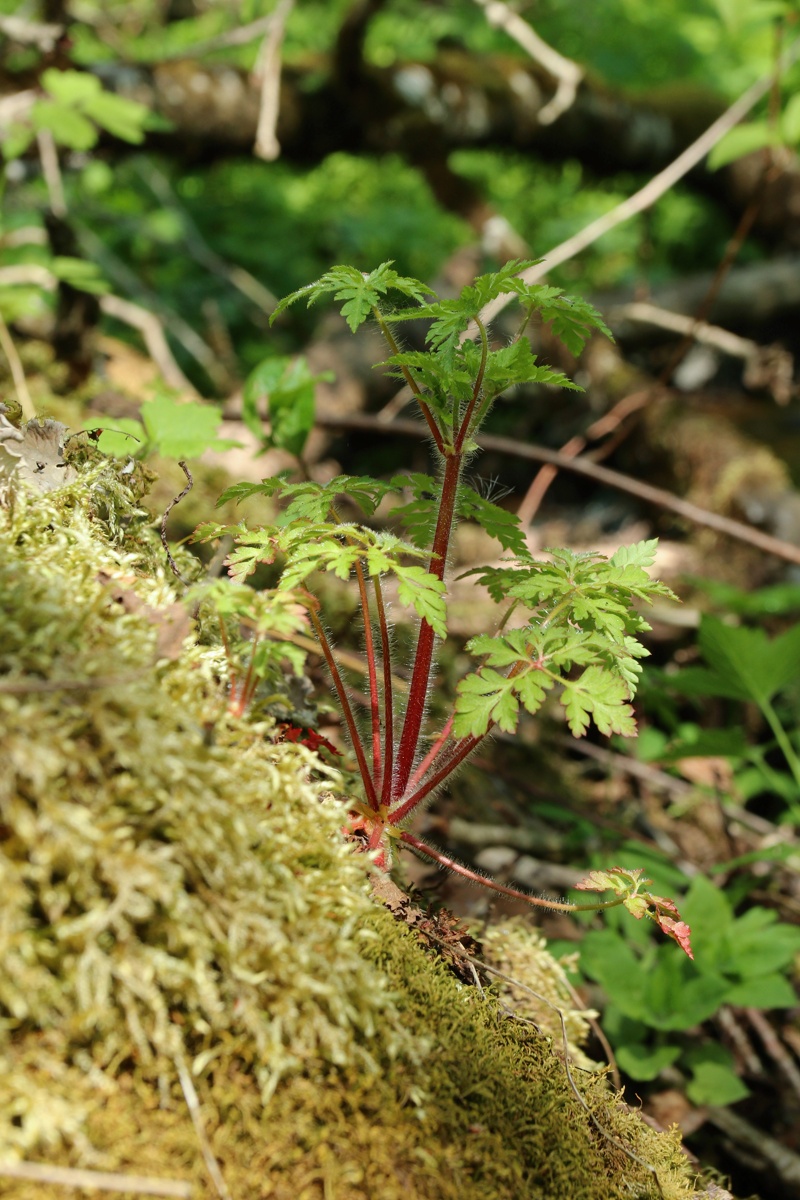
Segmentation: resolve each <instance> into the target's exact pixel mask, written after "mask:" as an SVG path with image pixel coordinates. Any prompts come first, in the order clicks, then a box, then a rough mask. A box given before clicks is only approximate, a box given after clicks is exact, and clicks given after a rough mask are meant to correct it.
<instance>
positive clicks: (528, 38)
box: [475, 0, 585, 125]
mask: <svg viewBox="0 0 800 1200" xmlns="http://www.w3.org/2000/svg"><path fill="white" fill-rule="evenodd" d="M475 3H476V4H478V5H480V7H481V8H482V9H484V10H485V12H486V19H487V21H488V22H489V24H490V25H494V26H496V28H498V29H502V30H503V32H504V33H507V34H508V36H509V37H511V38H513V39H514V41H515V42H517V43H518V45H520V46H521V47H522V49H523V50H524V51H525V52H526V53H527V54H529V55H530V56H531V58H532V59H533V60H534V62H538V63H540V64H541V65H542V66H543V67H544V69H545V70H546V71H548V72H549V73H550V74H551V75H553V76H555V78H556V80H557V81H558V83H557V87H556V92H555V95H554V96H553V97H552V99H551V100H549V101H548V102H547V104H545V105H544V106H543V107H542V108H541V109H540V110H539V112H538V113H537V120H538V122H539V124H540V125H552V123H553V121H555V120H556V119H557V118H558V117H560V116H561V115H562V114H563V113H565V112H566V111H567V109H568V108H571V107H572V105H573V104H574V103H575V97H576V95H577V92H578V84H579V83H580V82H581V80H582V79H583V76H584V74H585V72H584V70H583V67H579V66H578V64H577V63H575V62H573V61H572V60H571V59H569V58H564V57H563V55H561V54H559V53H558V51H557V50H554V49H553V47H552V46H548V44H547V42H545V41H542V39H541V38H540V37H539V35H538V33H536V31H535V30H534V29H532V28H531V26H530V25H529V24H528V22H527V21H526V20H524V19H523V18H522V17H521V16H520V15H519V13H517V12H514V10H513V9H511V8H509V6H508V5H507V4H504V3H502V0H475Z"/></svg>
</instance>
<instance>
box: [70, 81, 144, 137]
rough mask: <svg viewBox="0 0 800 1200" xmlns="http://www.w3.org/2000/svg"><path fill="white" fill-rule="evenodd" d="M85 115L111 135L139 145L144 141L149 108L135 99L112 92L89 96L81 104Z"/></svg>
mask: <svg viewBox="0 0 800 1200" xmlns="http://www.w3.org/2000/svg"><path fill="white" fill-rule="evenodd" d="M81 107H82V110H83V112H84V113H85V114H86V116H87V117H91V118H92V120H93V121H96V122H97V124H98V125H99V126H100V127H101V129H105V130H106V132H107V133H110V134H111V135H112V136H113V137H117V138H120V139H121V140H122V141H123V142H131V143H132V144H133V145H139V144H141V143H142V142H143V141H144V134H145V128H146V125H147V118H148V116H149V109H148V108H147V106H146V105H145V104H140V103H139V102H138V101H137V100H128V99H127V98H126V97H125V96H117V95H115V94H114V93H113V92H101V93H100V94H99V95H95V96H91V97H89V98H88V99H87V100H85V101H84V102H83V104H82V105H81Z"/></svg>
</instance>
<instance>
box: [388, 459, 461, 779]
mask: <svg viewBox="0 0 800 1200" xmlns="http://www.w3.org/2000/svg"><path fill="white" fill-rule="evenodd" d="M462 462H463V456H462V455H461V454H448V455H447V457H446V458H445V466H444V478H443V480H442V494H441V497H440V499H439V517H438V519H437V522H436V532H435V534H434V537H433V547H432V552H431V561H430V565H429V567H428V570H429V571H430V573H431V575H435V576H436V578H437V579H443V578H444V571H445V566H446V564H447V551H448V549H449V546H450V534H451V532H452V529H453V518H454V515H455V509H456V496H457V493H458V483H459V479H460V478H461V465H462ZM434 642H435V635H434V632H433V628H432V626H430V625H429V624H428V622H427V621H424V620H423V621H422V623H421V624H420V627H419V637H418V639H417V652H416V654H415V656H414V668H413V671H412V674H411V685H410V687H409V691H408V704H407V706H406V715H405V720H404V722H403V732H402V735H401V737H400V745H399V747H398V751H397V772H396V775H395V779H394V783H393V785H392V793H393V796H394V798H395V799H396V798H397V797H398V796H402V794H403V792H404V791H405V790H406V787H407V785H408V780H409V777H410V775H411V771H412V770H413V767H414V758H415V756H416V753H417V746H418V745H419V734H420V729H421V728H422V718H423V717H424V715H425V701H426V699H427V695H428V685H429V683H430V675H431V663H432V661H433V646H434Z"/></svg>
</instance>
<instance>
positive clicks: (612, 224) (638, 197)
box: [465, 38, 800, 337]
mask: <svg viewBox="0 0 800 1200" xmlns="http://www.w3.org/2000/svg"><path fill="white" fill-rule="evenodd" d="M798 58H800V38H796V39H795V41H794V42H792V44H791V45H790V46H789V48H788V49H787V50H786V52H785V53H784V54H783V55H782V56H781V59H780V62H779V64H778V68H779V70H780V71H781V72H783V71H786V70H787V69H788V68H789V67H790V66H791V65H792V64H793V63H794V62H795V61H796V60H797V59H798ZM774 80H775V71H774V69H773V70H771V71H769V73H768V74H766V75H763V76H762V77H761V79H758V80H756V82H755V83H754V84H752V85H751V86H750V87H749V88H748V89H747V91H746V92H744V93H743V94H742V95H741V96H740V97H739V99H738V100H735V101H734V103H733V104H732V105H731V106H730V108H728V109H726V111H725V112H724V113H723V114H722V116H721V117H718V118H717V120H716V121H714V122H713V124H711V125H709V127H708V129H706V130H705V132H704V133H702V134H701V135H700V137H699V138H697V139H696V141H694V142H692V144H691V146H688V147H687V148H686V149H685V150H684V151H683V153H682V154H679V155H678V157H677V158H676V159H674V160H673V162H671V163H670V164H669V166H667V167H665V168H664V170H663V171H659V173H658V174H657V175H654V176H653V178H652V179H651V180H650V181H649V182H648V183H646V184H645V185H644V187H642V188H640V189H639V191H638V192H634V194H633V195H632V196H629V197H628V199H627V200H623V201H622V203H621V204H618V205H617V206H616V208H613V209H612V210H611V212H608V213H604V215H603V216H602V217H598V218H597V220H596V221H592V222H590V224H588V225H586V226H585V227H584V228H583V229H581V230H580V231H579V232H578V233H576V234H575V235H574V236H573V237H571V238H567V240H566V241H565V242H562V243H561V245H560V246H556V247H555V249H553V250H551V251H550V253H549V254H546V255H545V256H544V258H543V259H542V261H541V262H540V263H537V264H536V266H534V267H530V268H529V269H528V270H527V271H522V272H521V273H520V278H521V279H524V280H525V282H526V283H528V284H531V283H538V282H539V280H540V279H543V278H544V276H545V275H548V274H549V273H550V271H552V270H553V268H554V267H560V266H561V264H562V263H565V262H568V261H569V260H570V259H571V258H574V257H575V255H576V254H580V252H581V251H582V250H585V249H586V248H587V246H591V245H592V243H593V242H596V241H597V239H598V238H601V237H602V236H603V234H604V233H608V232H609V231H610V230H611V229H615V228H616V226H617V225H621V224H622V223H623V222H624V221H627V220H628V219H629V218H630V217H633V216H636V215H637V214H638V213H640V212H644V211H645V209H647V208H649V207H650V206H651V204H654V203H655V202H656V200H658V199H659V198H660V197H661V196H663V195H664V193H665V192H668V191H669V190H670V188H671V187H673V186H674V185H675V184H676V183H677V182H678V180H679V179H683V177H684V175H687V174H688V173H689V171H691V169H692V167H696V166H697V165H698V163H700V162H702V160H703V159H704V158H705V156H706V155H707V154H708V153H709V152H710V151H711V150H712V149H713V148H714V146H716V144H717V142H719V141H721V140H722V138H723V137H724V136H725V134H726V133H728V132H729V131H730V130H731V129H733V128H734V126H735V125H738V123H739V122H740V121H741V120H742V119H743V118H744V117H746V116H747V114H748V113H749V112H750V111H751V109H753V108H754V107H755V105H756V104H758V102H759V100H761V99H762V98H763V97H764V96H766V94H767V92H769V90H770V88H771V87H772V86H773V83H774ZM513 299H514V296H513V294H511V293H509V294H508V295H503V296H498V297H497V299H496V300H492V301H491V302H490V303H489V304H487V305H486V307H485V308H483V309H482V311H481V314H480V319H481V321H483V323H484V324H488V323H489V322H490V321H492V320H493V319H494V318H495V317H496V316H497V314H498V313H499V312H502V310H503V309H504V308H505V307H506V305H507V304H510V303H511V301H512V300H513ZM473 334H474V330H472V329H470V330H468V331H467V334H466V335H465V336H467V337H472V336H473Z"/></svg>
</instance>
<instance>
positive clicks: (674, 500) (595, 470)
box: [317, 413, 800, 566]
mask: <svg viewBox="0 0 800 1200" xmlns="http://www.w3.org/2000/svg"><path fill="white" fill-rule="evenodd" d="M317 424H318V425H320V426H322V427H323V428H325V429H365V430H373V431H376V432H380V433H386V434H389V435H390V436H391V435H393V434H398V433H399V434H402V435H403V436H404V437H415V438H420V439H425V438H427V437H428V436H429V434H428V430H427V429H426V428H425V426H423V425H421V424H420V423H419V422H418V421H392V422H391V423H389V424H383V423H382V422H380V421H379V420H377V419H376V418H375V417H370V416H366V415H364V414H363V413H352V414H349V415H348V416H345V417H340V416H332V415H325V416H318V417H317ZM480 446H481V447H482V448H483V449H484V450H496V451H498V452H499V453H500V454H512V455H515V456H516V457H517V458H525V459H530V460H531V461H533V462H546V463H552V464H553V465H554V466H557V467H562V468H563V469H565V470H567V471H574V472H575V473H576V474H578V475H584V476H586V478H587V479H593V480H595V481H596V482H597V483H602V484H606V485H607V486H608V487H612V488H615V489H616V490H617V491H620V492H627V493H628V494H629V495H631V496H637V497H638V498H639V499H640V500H643V501H645V503H647V504H654V505H655V506H656V507H658V508H664V509H667V510H668V511H669V512H674V513H678V515H679V516H681V517H684V518H685V519H686V520H687V521H691V522H692V523H693V524H695V525H704V526H705V527H706V528H708V529H714V530H716V532H717V533H724V534H726V535H727V536H728V537H732V538H736V539H737V541H740V542H746V543H747V544H748V545H750V546H755V547H756V548H757V549H759V550H763V551H764V553H765V554H774V555H775V556H776V557H777V558H782V559H784V560H785V561H786V562H790V563H796V564H797V565H799V566H800V546H795V545H793V544H792V543H791V542H784V541H782V540H781V539H780V538H776V537H772V535H771V534H768V533H762V532H761V530H760V529H754V528H753V526H752V525H745V524H744V522H743V521H734V520H733V518H732V517H724V516H721V515H720V514H719V513H713V512H709V510H708V509H706V508H700V507H699V506H698V505H697V504H692V503H690V501H688V500H681V499H680V497H678V496H673V495H672V493H671V492H668V491H666V490H665V489H664V488H657V487H653V485H652V484H649V483H642V482H641V481H640V480H638V479H632V478H631V476H630V475H623V474H622V473H621V472H620V471H612V470H611V469H610V468H609V467H603V466H600V464H599V463H594V462H589V461H588V460H587V459H585V458H569V457H568V456H567V455H565V454H561V453H559V451H558V450H549V449H548V448H547V447H545V446H537V445H535V444H534V443H532V442H519V441H515V440H514V438H507V437H498V436H496V435H495V434H488V433H487V434H481V435H480Z"/></svg>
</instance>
